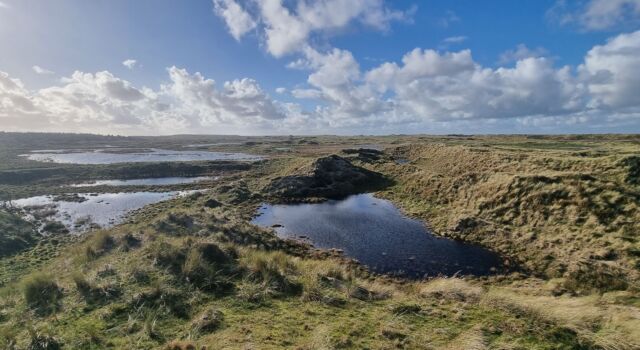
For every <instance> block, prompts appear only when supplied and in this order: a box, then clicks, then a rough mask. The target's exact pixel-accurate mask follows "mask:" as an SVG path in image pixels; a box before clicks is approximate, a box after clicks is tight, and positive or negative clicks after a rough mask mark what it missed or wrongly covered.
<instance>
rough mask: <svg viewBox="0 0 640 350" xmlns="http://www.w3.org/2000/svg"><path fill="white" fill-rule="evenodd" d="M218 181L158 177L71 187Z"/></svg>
mask: <svg viewBox="0 0 640 350" xmlns="http://www.w3.org/2000/svg"><path fill="white" fill-rule="evenodd" d="M216 179H218V177H217V176H196V177H158V178H148V179H130V180H98V181H94V182H87V183H81V184H74V185H71V187H93V186H163V185H178V184H191V183H196V182H203V181H213V180H216Z"/></svg>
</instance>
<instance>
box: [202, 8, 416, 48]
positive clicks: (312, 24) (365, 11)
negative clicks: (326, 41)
mask: <svg viewBox="0 0 640 350" xmlns="http://www.w3.org/2000/svg"><path fill="white" fill-rule="evenodd" d="M246 6H250V7H251V8H250V9H246V8H242V7H241V6H240V5H239V4H238V3H237V2H235V1H234V0H215V1H214V9H215V12H216V14H217V15H218V16H220V17H221V18H223V19H224V20H225V22H226V23H227V27H228V29H229V32H230V33H231V35H232V36H233V37H234V38H236V39H240V38H241V37H242V36H243V35H244V34H246V33H247V32H248V31H249V30H251V29H254V28H258V29H259V31H260V33H261V36H262V37H263V38H264V41H265V46H266V48H267V51H268V52H269V53H270V54H272V55H273V56H276V57H282V56H284V55H287V54H290V53H293V52H298V51H300V50H302V49H304V48H305V47H306V46H307V43H308V41H309V39H310V37H311V36H312V35H314V34H326V33H329V32H335V31H337V30H340V29H343V28H345V27H347V26H348V25H350V24H352V23H359V24H361V25H364V26H367V27H372V28H375V29H377V30H387V29H388V28H389V23H390V22H392V21H399V20H406V19H408V18H409V17H410V13H411V10H410V11H408V12H403V11H397V10H392V9H390V8H388V7H387V6H385V5H384V3H383V0H319V1H307V0H297V1H291V2H287V3H286V4H285V3H284V2H283V1H282V0H263V1H255V2H247V3H246ZM249 11H251V12H254V13H255V16H256V18H255V19H254V18H253V17H252V16H251V15H250V14H249Z"/></svg>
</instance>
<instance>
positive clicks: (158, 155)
mask: <svg viewBox="0 0 640 350" xmlns="http://www.w3.org/2000/svg"><path fill="white" fill-rule="evenodd" d="M52 151H54V152H43V151H37V152H32V153H29V154H21V155H20V156H22V157H26V158H27V159H30V160H35V161H39V162H50V163H62V164H113V163H140V162H188V161H205V160H237V161H256V160H260V159H263V157H262V156H258V155H253V154H246V153H229V152H208V151H173V150H163V149H157V148H151V149H148V150H144V151H134V152H123V151H122V150H119V151H117V152H114V151H113V150H111V151H110V150H108V149H96V150H89V151H87V150H84V151H72V152H60V151H59V150H52Z"/></svg>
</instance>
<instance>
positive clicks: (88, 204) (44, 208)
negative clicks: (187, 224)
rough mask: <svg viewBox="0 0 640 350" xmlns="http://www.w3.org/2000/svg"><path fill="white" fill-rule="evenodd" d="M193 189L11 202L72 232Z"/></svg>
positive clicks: (114, 220) (107, 222)
mask: <svg viewBox="0 0 640 350" xmlns="http://www.w3.org/2000/svg"><path fill="white" fill-rule="evenodd" d="M192 192H193V191H173V192H129V193H100V194H81V193H80V194H72V195H68V196H67V199H65V198H61V199H60V198H56V197H55V196H36V197H30V198H23V199H17V200H14V201H12V202H11V205H13V206H16V207H19V208H22V209H24V211H25V213H26V214H27V216H28V218H31V219H34V218H39V219H40V221H59V222H61V223H62V224H63V225H64V226H65V227H66V228H67V229H68V230H69V231H71V232H82V231H86V230H88V229H91V228H97V227H102V228H105V227H110V226H113V225H115V224H118V223H121V222H122V221H123V220H124V219H125V218H126V216H127V214H129V213H130V212H131V211H133V210H136V209H140V208H142V207H144V206H146V205H148V204H152V203H157V202H161V201H165V200H168V199H171V198H175V197H177V196H183V195H186V194H189V193H192Z"/></svg>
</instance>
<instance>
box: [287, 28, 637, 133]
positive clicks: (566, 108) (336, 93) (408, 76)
mask: <svg viewBox="0 0 640 350" xmlns="http://www.w3.org/2000/svg"><path fill="white" fill-rule="evenodd" d="M544 53H545V51H543V50H542V49H536V50H531V49H528V48H526V47H525V46H519V47H518V48H517V49H516V50H514V51H513V52H511V54H510V55H509V60H510V61H515V64H514V66H513V67H498V68H489V67H483V66H482V65H481V64H479V63H478V62H476V61H475V60H474V59H473V57H472V54H471V51H470V50H461V51H457V52H439V51H435V50H423V49H414V50H412V51H410V52H408V53H407V54H405V55H404V56H403V57H402V59H401V62H385V63H382V64H380V65H379V66H377V67H374V68H372V69H370V70H368V71H364V72H363V71H361V69H360V67H359V65H358V62H357V61H356V60H355V58H354V57H353V55H352V54H351V53H350V52H349V51H346V50H339V49H332V50H329V51H326V52H324V53H320V52H318V51H315V50H312V49H307V50H305V58H304V59H303V60H302V62H301V63H300V66H304V67H307V69H310V70H311V73H310V74H309V78H308V87H300V88H298V89H296V90H293V91H292V94H293V96H294V97H297V98H304V99H317V100H319V101H321V102H322V103H321V104H320V107H317V108H316V110H315V111H314V112H315V115H316V117H318V118H321V119H323V120H325V121H326V122H327V123H329V124H330V125H332V126H340V125H357V124H369V125H371V124H374V123H378V125H381V126H383V125H386V126H388V125H390V124H407V125H408V124H411V123H414V124H415V123H418V124H421V125H427V124H428V123H432V122H437V123H457V122H460V121H465V120H466V121H474V120H484V121H485V122H495V121H497V120H512V121H517V122H518V123H520V125H521V126H527V127H539V126H549V125H552V124H554V123H565V124H578V123H592V124H594V125H596V124H599V123H600V124H602V121H603V120H614V119H613V118H614V117H613V116H614V115H615V119H616V121H620V120H625V119H627V120H629V119H630V118H631V119H633V118H637V117H638V116H639V115H640V114H639V113H638V110H639V108H640V97H638V94H637V91H639V90H638V89H639V88H640V72H638V71H637V69H636V68H635V67H638V66H640V31H639V32H635V33H630V34H623V35H619V36H617V37H615V38H613V39H611V40H609V41H608V42H607V43H606V44H604V45H601V46H595V47H594V48H592V49H591V50H590V51H589V52H588V53H587V55H586V56H585V59H584V63H583V64H581V65H580V66H578V67H570V66H564V67H556V66H555V65H554V61H553V60H552V59H550V58H548V57H545V56H544V55H543V54H544Z"/></svg>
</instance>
